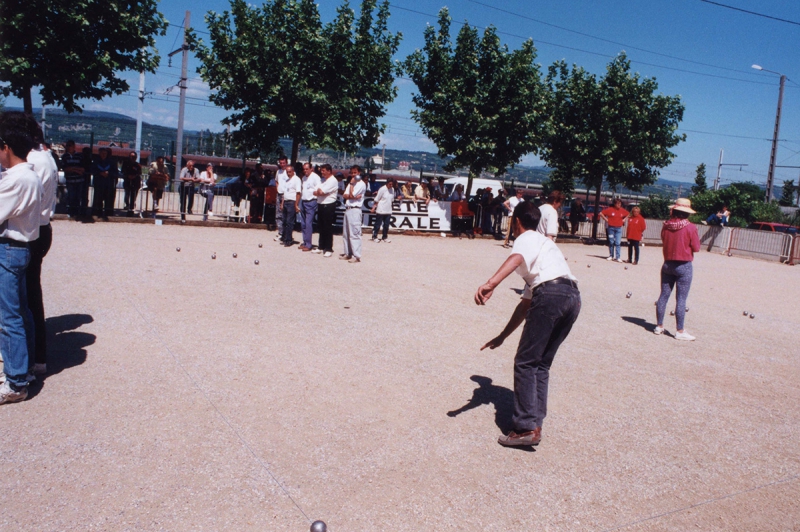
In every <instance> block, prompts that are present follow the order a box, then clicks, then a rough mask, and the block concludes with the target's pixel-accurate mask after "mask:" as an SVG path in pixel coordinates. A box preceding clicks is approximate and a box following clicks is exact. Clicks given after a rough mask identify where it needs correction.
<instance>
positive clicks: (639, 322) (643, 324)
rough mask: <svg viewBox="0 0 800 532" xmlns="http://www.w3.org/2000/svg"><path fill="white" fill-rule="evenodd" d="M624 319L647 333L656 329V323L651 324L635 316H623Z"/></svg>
mask: <svg viewBox="0 0 800 532" xmlns="http://www.w3.org/2000/svg"><path fill="white" fill-rule="evenodd" d="M622 319H623V320H625V321H627V322H628V323H633V324H634V325H638V326H639V327H641V328H643V329H644V330H646V331H647V332H653V330H654V329H655V328H656V324H655V323H649V322H648V321H647V320H646V319H644V318H634V317H633V316H622Z"/></svg>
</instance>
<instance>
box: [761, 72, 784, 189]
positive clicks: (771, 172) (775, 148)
mask: <svg viewBox="0 0 800 532" xmlns="http://www.w3.org/2000/svg"><path fill="white" fill-rule="evenodd" d="M785 85H786V76H784V75H781V88H780V92H779V93H778V111H777V112H776V113H775V132H774V133H773V134H772V151H771V152H770V154H769V172H768V173H767V192H766V194H765V198H764V202H766V203H769V202H770V201H772V184H773V181H774V179H775V158H776V157H777V155H778V134H779V133H780V131H781V107H783V88H784V86H785Z"/></svg>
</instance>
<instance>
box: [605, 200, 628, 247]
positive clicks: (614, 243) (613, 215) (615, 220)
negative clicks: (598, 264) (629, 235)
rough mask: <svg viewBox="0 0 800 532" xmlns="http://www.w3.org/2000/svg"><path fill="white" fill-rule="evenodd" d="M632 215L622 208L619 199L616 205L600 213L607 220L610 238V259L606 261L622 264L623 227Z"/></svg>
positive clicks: (607, 231) (615, 201) (607, 232)
mask: <svg viewBox="0 0 800 532" xmlns="http://www.w3.org/2000/svg"><path fill="white" fill-rule="evenodd" d="M629 214H630V213H629V212H628V211H626V210H625V209H623V208H622V200H621V199H619V198H616V199H614V204H613V205H612V206H611V207H608V208H606V209H603V210H602V211H600V218H602V219H603V220H605V222H606V223H607V224H608V227H607V228H606V234H607V236H608V258H607V259H606V260H615V261H617V262H622V259H621V258H620V249H619V247H620V243H621V241H622V226H623V225H624V224H625V219H626V218H627V217H628V215H629Z"/></svg>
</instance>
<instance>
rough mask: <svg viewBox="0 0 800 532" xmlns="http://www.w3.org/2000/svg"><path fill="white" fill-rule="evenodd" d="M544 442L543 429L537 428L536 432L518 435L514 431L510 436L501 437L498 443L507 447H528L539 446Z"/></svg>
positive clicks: (531, 431)
mask: <svg viewBox="0 0 800 532" xmlns="http://www.w3.org/2000/svg"><path fill="white" fill-rule="evenodd" d="M540 441H542V427H536V429H535V430H530V431H528V432H523V433H522V434H517V433H516V432H514V431H513V430H512V431H511V432H509V433H508V436H500V437H499V438H497V443H499V444H500V445H503V446H505V447H527V446H531V445H539V442H540Z"/></svg>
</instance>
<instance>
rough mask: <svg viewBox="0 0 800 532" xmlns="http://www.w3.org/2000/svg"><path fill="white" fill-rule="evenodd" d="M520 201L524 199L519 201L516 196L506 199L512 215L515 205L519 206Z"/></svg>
mask: <svg viewBox="0 0 800 532" xmlns="http://www.w3.org/2000/svg"><path fill="white" fill-rule="evenodd" d="M522 201H525V198H522V199H520V198H518V197H516V196H511V197H510V198H508V206H509V207H511V212H512V213H513V212H514V209H516V208H517V205H519V204H520V202H522ZM540 210H541V209H540Z"/></svg>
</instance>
